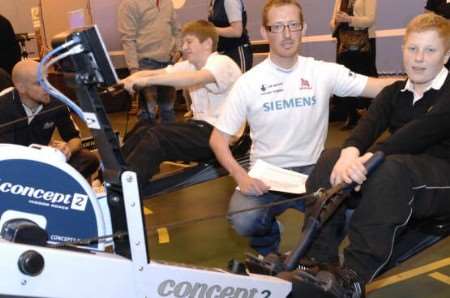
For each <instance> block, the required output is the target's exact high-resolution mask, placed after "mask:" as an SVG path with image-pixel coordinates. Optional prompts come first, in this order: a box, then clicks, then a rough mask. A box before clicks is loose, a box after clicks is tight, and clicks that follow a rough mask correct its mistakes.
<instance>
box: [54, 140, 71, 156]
mask: <svg viewBox="0 0 450 298" xmlns="http://www.w3.org/2000/svg"><path fill="white" fill-rule="evenodd" d="M49 146H50V147H53V148H56V149H58V150H59V151H61V152H62V153H63V154H64V156H65V157H66V160H69V159H70V156H71V155H72V151H70V147H69V145H68V144H67V143H66V142H63V141H55V140H54V141H52V142H51V143H50V145H49Z"/></svg>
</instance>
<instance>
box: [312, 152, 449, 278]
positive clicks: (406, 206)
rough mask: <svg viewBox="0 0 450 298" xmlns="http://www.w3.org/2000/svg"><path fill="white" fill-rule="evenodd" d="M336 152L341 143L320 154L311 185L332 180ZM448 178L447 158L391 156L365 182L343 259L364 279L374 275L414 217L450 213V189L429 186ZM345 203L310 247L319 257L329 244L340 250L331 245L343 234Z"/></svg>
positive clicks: (335, 248)
mask: <svg viewBox="0 0 450 298" xmlns="http://www.w3.org/2000/svg"><path fill="white" fill-rule="evenodd" d="M338 157H339V150H338V149H332V150H328V151H325V152H324V153H323V154H322V156H321V158H320V160H319V162H318V163H317V165H316V168H315V170H314V172H313V173H312V174H311V176H310V178H309V180H308V183H307V190H308V191H312V190H315V189H317V187H318V186H324V187H327V186H328V185H329V182H328V179H329V176H330V173H331V170H332V167H333V165H334V163H335V161H336V160H337V159H338ZM449 184H450V163H448V162H447V161H445V160H442V159H438V158H435V157H432V156H430V155H427V154H419V155H407V154H403V155H390V156H387V157H386V159H385V161H384V162H383V163H382V164H381V165H380V166H379V167H378V169H376V170H375V171H374V172H373V173H372V174H371V175H370V176H369V178H368V180H367V181H366V182H365V183H364V184H363V185H362V189H361V198H360V199H359V201H358V204H357V207H356V208H355V211H354V213H353V216H352V218H351V222H350V229H349V233H348V236H349V240H350V245H349V246H348V247H347V248H346V249H345V251H344V265H345V266H347V267H349V268H351V269H353V270H354V271H355V272H357V273H358V275H359V276H360V278H361V279H362V281H364V282H369V281H371V280H372V279H373V278H374V277H375V276H376V275H377V274H378V272H379V271H380V270H381V269H382V268H383V266H385V265H386V264H387V263H388V261H389V259H390V257H391V256H392V253H393V250H394V249H395V239H396V236H397V235H398V233H399V231H400V230H401V229H402V228H404V227H405V226H406V225H407V224H408V222H409V221H410V220H411V219H427V218H431V217H438V216H442V215H449V214H450V190H448V189H442V188H441V189H428V188H426V187H425V186H429V187H432V186H434V187H436V186H448V185H449ZM345 207H346V206H345V205H344V206H342V207H341V208H340V209H339V210H338V211H337V212H336V214H335V215H334V216H333V217H332V218H331V219H330V221H329V222H327V223H326V224H325V226H324V227H323V229H322V230H321V231H320V233H319V235H318V237H317V239H316V240H317V244H315V245H314V244H313V246H312V248H311V250H310V251H309V255H310V256H317V258H318V259H321V258H323V256H322V255H320V254H321V253H324V252H326V251H327V249H328V252H330V254H332V255H333V254H337V252H331V250H336V251H337V246H335V244H336V243H337V241H338V240H340V239H342V235H341V234H339V232H340V231H342V226H343V224H344V222H345V212H344V211H345ZM327 238H328V239H327ZM323 243H331V244H328V245H324V244H323ZM321 244H322V245H321ZM315 247H318V248H319V249H318V250H315ZM324 247H325V249H323V248H324ZM321 248H322V251H320V249H321Z"/></svg>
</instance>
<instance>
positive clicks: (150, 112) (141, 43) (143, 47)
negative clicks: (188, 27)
mask: <svg viewBox="0 0 450 298" xmlns="http://www.w3.org/2000/svg"><path fill="white" fill-rule="evenodd" d="M118 30H119V33H120V38H121V41H122V47H123V50H124V53H125V60H126V63H127V65H128V69H129V71H130V73H131V74H133V73H135V72H137V71H139V70H143V69H163V68H165V67H166V66H167V65H169V64H171V63H172V60H173V59H176V58H174V55H175V53H176V52H177V51H176V50H177V49H176V39H177V35H178V32H179V28H178V26H177V23H176V20H175V12H174V7H173V3H172V0H122V2H121V3H120V5H119V9H118ZM174 101H175V90H174V89H173V88H172V87H168V86H158V85H152V86H149V87H148V88H144V89H143V90H142V91H141V92H140V97H139V105H140V107H139V109H140V110H139V112H138V117H139V119H140V120H142V122H144V123H145V122H147V123H150V124H153V123H154V122H155V121H156V118H157V113H158V107H159V116H160V119H161V122H162V123H169V122H174V121H175V112H174V110H173V105H174Z"/></svg>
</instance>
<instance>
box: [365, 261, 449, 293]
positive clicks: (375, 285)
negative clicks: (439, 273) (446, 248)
mask: <svg viewBox="0 0 450 298" xmlns="http://www.w3.org/2000/svg"><path fill="white" fill-rule="evenodd" d="M448 265H450V258H445V259H442V260H440V261H437V262H434V263H430V264H427V265H424V266H422V267H418V268H415V269H411V270H408V271H405V272H401V273H399V274H396V275H393V276H389V277H386V278H382V279H379V280H375V281H374V282H372V283H370V284H368V285H367V286H366V291H367V292H371V291H374V290H377V289H380V288H383V287H386V286H389V285H392V284H395V283H398V282H401V281H404V280H407V279H410V278H413V277H416V276H418V275H422V274H425V273H429V272H431V271H436V270H437V269H439V268H442V267H445V266H448Z"/></svg>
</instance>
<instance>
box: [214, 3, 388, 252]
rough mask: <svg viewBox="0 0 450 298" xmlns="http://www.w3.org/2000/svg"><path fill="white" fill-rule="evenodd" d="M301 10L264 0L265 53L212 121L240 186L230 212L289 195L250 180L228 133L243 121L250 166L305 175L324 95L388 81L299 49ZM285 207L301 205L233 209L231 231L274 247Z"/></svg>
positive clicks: (360, 91)
mask: <svg viewBox="0 0 450 298" xmlns="http://www.w3.org/2000/svg"><path fill="white" fill-rule="evenodd" d="M302 29H303V15H302V9H301V6H300V4H299V3H298V2H297V1H296V0H269V1H267V2H266V4H265V6H264V9H263V26H262V28H261V34H262V36H263V37H264V38H265V39H267V40H268V42H269V45H270V56H269V58H267V59H266V60H264V61H263V62H261V63H260V64H259V65H257V66H255V67H253V68H252V69H251V70H250V71H248V72H246V73H245V74H244V75H243V76H242V77H241V78H240V79H239V80H238V81H237V82H236V83H235V85H234V87H233V89H232V90H231V92H230V94H229V97H228V99H227V101H226V104H225V106H224V110H223V113H222V114H221V117H220V118H219V120H218V122H217V123H216V125H215V129H214V131H213V133H212V135H211V139H210V144H211V147H212V149H213V151H214V152H215V154H216V156H217V158H218V160H219V161H220V162H221V163H222V165H223V166H224V167H225V168H226V169H227V170H228V171H229V172H230V174H231V175H232V176H233V178H234V179H235V180H236V182H237V183H238V185H239V188H240V191H235V193H234V194H233V196H232V198H231V202H230V208H229V211H230V212H234V211H237V210H241V209H246V208H252V207H257V206H260V205H264V204H268V203H273V202H276V201H280V200H283V199H286V198H287V195H286V194H283V193H277V192H270V191H269V187H268V186H267V185H265V184H264V183H263V182H262V181H261V180H258V179H254V178H251V177H250V176H249V175H248V174H247V172H246V171H245V170H244V169H243V168H242V167H241V166H240V165H239V164H238V163H237V162H236V160H235V159H234V158H233V156H232V155H231V153H230V150H229V148H228V144H229V140H230V137H231V136H232V135H233V134H234V133H236V131H238V129H239V127H240V126H241V125H242V123H244V122H245V121H247V122H248V124H249V126H250V136H251V138H252V142H253V143H252V149H251V153H250V158H251V162H252V164H253V163H254V162H255V161H256V159H262V160H264V161H267V162H269V163H271V164H274V165H276V166H279V167H282V168H289V169H293V170H295V171H298V172H301V173H304V174H309V173H310V172H311V171H312V169H313V166H314V164H315V163H316V161H317V159H318V158H319V155H320V152H321V151H322V150H323V148H324V143H325V139H326V135H327V130H328V113H329V98H330V97H331V96H332V95H333V94H336V95H339V96H343V97H347V96H361V95H362V96H365V97H374V96H375V95H376V94H377V93H378V92H379V91H380V90H381V89H382V87H384V86H385V85H387V84H388V83H389V81H384V80H377V79H373V78H368V77H366V76H362V75H359V74H355V73H353V72H351V71H350V70H349V69H347V68H345V67H344V66H342V65H337V64H335V63H326V62H322V61H317V60H314V59H313V58H306V57H302V56H299V55H298V49H299V46H300V40H301V35H302ZM287 208H295V209H298V210H301V211H303V210H304V206H303V202H302V201H296V202H293V203H289V204H282V205H277V206H274V207H272V208H262V209H256V210H253V211H250V212H245V213H238V214H233V215H232V216H230V221H231V223H232V224H233V227H234V228H235V230H236V231H237V232H238V233H239V234H241V235H243V236H247V237H249V238H250V245H251V247H252V248H254V249H255V250H256V251H257V252H258V253H260V254H262V255H267V254H268V253H271V252H277V251H278V246H279V243H280V229H279V225H278V222H277V221H276V216H278V215H280V214H281V213H282V212H284V211H285V210H286V209H287Z"/></svg>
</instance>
